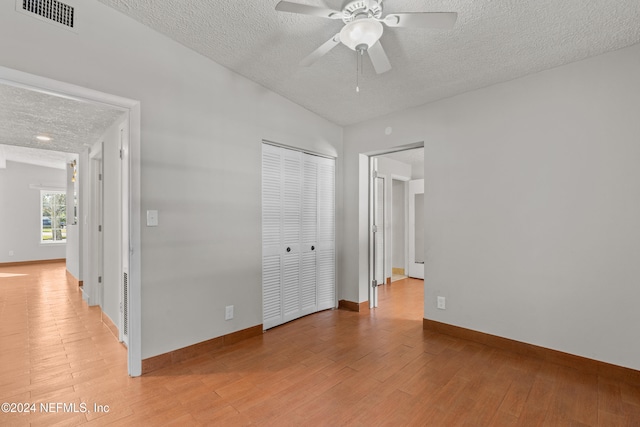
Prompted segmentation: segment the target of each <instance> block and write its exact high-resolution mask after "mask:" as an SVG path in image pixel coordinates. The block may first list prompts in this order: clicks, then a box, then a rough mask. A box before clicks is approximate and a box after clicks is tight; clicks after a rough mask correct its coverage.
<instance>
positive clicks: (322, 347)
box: [0, 264, 640, 426]
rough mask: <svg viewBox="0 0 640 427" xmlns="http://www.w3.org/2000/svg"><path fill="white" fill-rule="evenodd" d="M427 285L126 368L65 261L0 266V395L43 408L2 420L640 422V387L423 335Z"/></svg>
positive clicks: (391, 289)
mask: <svg viewBox="0 0 640 427" xmlns="http://www.w3.org/2000/svg"><path fill="white" fill-rule="evenodd" d="M422 286H423V282H422V281H421V280H413V279H407V280H403V281H399V282H394V283H393V284H392V285H391V286H389V285H385V286H382V287H381V289H380V295H379V300H380V308H378V309H376V310H375V311H372V312H369V311H365V312H362V313H354V312H349V311H344V310H329V311H324V312H321V313H317V314H314V315H310V316H307V317H304V318H302V319H299V320H296V321H294V322H291V323H288V324H285V325H282V326H280V327H277V328H274V329H272V330H270V331H268V332H267V333H265V334H264V335H262V336H260V337H255V338H251V339H247V340H245V341H243V342H240V343H238V344H234V345H231V346H228V347H225V348H223V349H220V350H218V351H215V352H212V353H210V354H207V355H203V356H200V357H197V358H194V359H190V360H186V361H183V362H181V363H178V364H176V365H173V366H171V367H167V368H164V369H161V370H158V371H154V372H151V373H149V374H147V375H145V376H143V377H139V378H129V377H128V376H127V374H126V372H127V371H126V349H125V348H124V347H123V346H122V345H121V344H119V343H118V342H117V340H116V338H115V337H114V336H113V335H112V333H111V332H110V331H109V329H108V328H107V327H106V326H104V325H103V324H102V322H101V319H100V311H99V310H98V309H97V308H89V307H87V306H86V304H85V303H84V302H83V301H82V298H81V293H80V291H79V290H78V289H77V287H75V286H73V285H71V284H70V283H68V282H67V280H66V276H65V267H64V264H42V265H31V266H21V267H0V348H1V349H2V352H1V353H0V402H14V403H32V404H35V405H36V410H35V411H34V412H33V413H30V414H17V413H10V414H7V413H0V424H1V425H3V426H7V425H17V426H24V425H29V424H30V425H33V426H40V425H42V426H44V425H47V426H49V425H54V424H58V423H60V425H79V424H83V425H85V424H87V425H106V424H111V423H114V424H113V425H123V426H131V425H150V426H151V425H153V426H156V425H224V426H226V425H273V426H287V425H296V426H299V425H309V426H316V425H362V426H365V425H366V426H370V425H417V426H424V425H433V426H447V425H452V426H459V425H477V426H492V425H494V426H505V425H550V426H557V425H587V426H598V425H600V426H605V425H616V426H632V425H638V424H639V423H640V389H639V388H638V387H634V386H631V385H629V384H625V383H619V382H613V381H609V380H607V379H604V378H602V377H598V376H595V375H588V374H584V373H581V372H578V371H574V370H572V369H569V368H563V367H560V366H558V365H554V364H551V363H547V362H543V361H540V360H537V359H532V358H527V357H524V356H520V355H517V354H514V353H509V352H506V351H502V350H496V349H493V348H489V347H486V346H483V345H479V344H475V343H472V342H469V341H465V340H461V339H456V338H453V337H449V336H446V335H441V334H436V333H431V332H424V331H423V329H422V301H423V298H422V292H423V290H422ZM41 403H44V404H47V405H48V406H46V405H45V406H46V407H48V408H53V409H55V408H56V407H55V404H56V403H61V404H67V405H70V404H75V406H74V407H73V408H75V409H76V410H77V411H76V412H68V411H64V410H63V409H62V408H59V409H58V410H57V413H52V412H54V411H52V412H49V413H45V412H43V411H42V410H41V406H40V404H41ZM51 404H54V406H51ZM82 404H84V405H86V408H87V412H86V413H85V412H84V411H82V408H83V407H82V406H81V405H82ZM94 404H96V405H102V409H103V410H102V411H97V412H96V411H95V410H94ZM107 406H108V410H106V407H107Z"/></svg>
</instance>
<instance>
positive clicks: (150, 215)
mask: <svg viewBox="0 0 640 427" xmlns="http://www.w3.org/2000/svg"><path fill="white" fill-rule="evenodd" d="M157 226H158V211H156V210H152V211H147V227H157Z"/></svg>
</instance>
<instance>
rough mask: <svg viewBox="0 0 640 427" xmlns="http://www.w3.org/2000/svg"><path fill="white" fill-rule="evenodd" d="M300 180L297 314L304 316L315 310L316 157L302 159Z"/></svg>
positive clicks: (316, 237) (316, 234)
mask: <svg viewBox="0 0 640 427" xmlns="http://www.w3.org/2000/svg"><path fill="white" fill-rule="evenodd" d="M303 166H304V170H303V178H302V243H301V245H300V252H301V257H302V261H301V262H302V265H301V273H300V313H299V316H298V317H300V316H304V315H307V314H310V313H314V312H315V311H316V310H317V306H318V304H317V301H318V295H317V287H318V284H317V275H316V270H317V252H316V247H317V246H318V163H317V161H316V157H313V156H303Z"/></svg>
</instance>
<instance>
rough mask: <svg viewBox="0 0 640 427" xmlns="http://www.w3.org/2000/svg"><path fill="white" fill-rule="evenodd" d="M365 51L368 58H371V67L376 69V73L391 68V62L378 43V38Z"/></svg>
mask: <svg viewBox="0 0 640 427" xmlns="http://www.w3.org/2000/svg"><path fill="white" fill-rule="evenodd" d="M367 53H369V59H371V63H372V64H373V68H374V69H375V70H376V73H377V74H382V73H386V72H387V71H389V70H390V69H391V63H390V62H389V58H387V54H386V53H385V52H384V49H383V48H382V45H381V44H380V40H378V41H377V42H376V44H374V45H373V46H371V47H370V48H369V49H367Z"/></svg>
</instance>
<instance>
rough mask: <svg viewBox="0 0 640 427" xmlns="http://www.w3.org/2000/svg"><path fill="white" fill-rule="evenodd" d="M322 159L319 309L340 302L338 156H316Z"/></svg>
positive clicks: (318, 252) (319, 165)
mask: <svg viewBox="0 0 640 427" xmlns="http://www.w3.org/2000/svg"><path fill="white" fill-rule="evenodd" d="M316 162H318V245H317V246H316V248H315V250H316V253H317V255H316V256H317V269H316V271H317V282H318V307H317V310H326V309H329V308H335V307H336V305H337V301H336V244H335V239H336V237H335V235H336V209H335V206H336V201H335V188H336V186H335V176H336V162H335V160H334V159H327V158H323V157H316Z"/></svg>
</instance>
